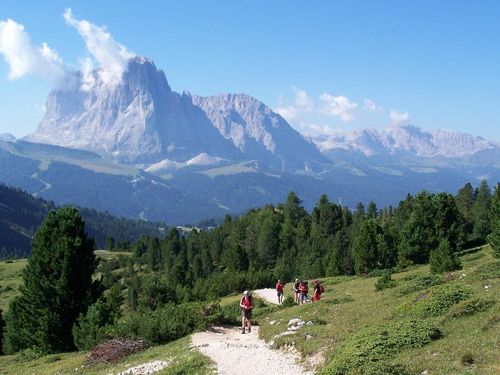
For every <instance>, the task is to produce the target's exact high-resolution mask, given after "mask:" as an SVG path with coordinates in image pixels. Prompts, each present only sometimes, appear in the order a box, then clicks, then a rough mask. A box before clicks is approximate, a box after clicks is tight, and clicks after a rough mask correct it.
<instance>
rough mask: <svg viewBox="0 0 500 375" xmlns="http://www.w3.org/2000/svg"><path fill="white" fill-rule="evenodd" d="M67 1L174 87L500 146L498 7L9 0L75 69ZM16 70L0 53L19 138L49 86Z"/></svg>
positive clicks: (297, 121)
mask: <svg viewBox="0 0 500 375" xmlns="http://www.w3.org/2000/svg"><path fill="white" fill-rule="evenodd" d="M67 8H71V9H72V13H73V15H74V17H75V19H77V20H87V21H89V22H91V23H93V24H94V25H97V26H103V25H106V27H107V31H108V32H109V33H110V34H111V35H112V37H113V39H114V40H116V42H118V43H120V44H121V45H123V46H125V47H126V49H127V50H128V51H130V52H132V53H134V54H137V55H142V56H146V57H149V58H151V59H153V60H154V61H155V63H156V65H157V67H159V68H161V69H163V70H164V71H165V72H166V75H167V79H168V81H169V83H170V85H171V86H172V88H173V89H174V90H176V91H180V92H181V91H183V90H186V91H191V92H193V93H197V94H200V95H210V94H217V93H222V92H245V93H248V94H251V95H253V96H255V97H256V98H258V99H260V100H261V101H263V102H265V103H266V104H268V105H270V106H271V107H272V108H274V109H276V110H278V111H279V112H280V113H282V114H283V115H284V116H285V117H286V118H287V119H289V121H290V123H291V124H292V125H293V126H295V127H296V128H298V129H299V130H301V131H303V132H304V133H307V134H310V135H314V134H319V133H328V132H331V131H336V130H351V129H355V128H362V127H375V128H384V127H387V126H389V125H390V124H391V123H403V122H411V123H413V124H416V125H418V126H421V127H422V128H424V129H448V130H457V131H463V132H468V133H472V134H476V135H480V136H483V137H485V138H488V139H491V140H494V141H500V132H499V131H498V129H499V125H500V22H499V20H500V2H499V1H486V0H484V1H480V2H477V1H438V2H436V1H418V2H413V1H389V0H386V1H378V0H372V1H368V0H367V1H342V2H340V1H335V2H334V1H328V2H306V1H286V2H285V1H251V2H243V1H241V2H235V1H203V2H200V1H177V2H171V1H148V2H142V1H79V2H76V1H58V0H56V1H50V2H39V1H31V2H29V1H23V2H20V1H11V0H2V3H1V5H0V20H1V21H4V22H5V21H6V20H7V19H12V20H13V21H15V22H16V23H17V24H21V25H23V26H24V31H25V32H26V33H28V34H29V36H30V38H31V42H32V43H33V45H36V46H40V45H41V44H42V43H43V42H46V43H47V44H48V46H50V48H51V50H52V51H56V52H57V54H58V55H59V56H60V58H61V59H62V60H64V64H65V66H69V67H71V68H72V69H78V68H79V65H80V63H81V61H82V60H83V59H85V58H86V57H87V56H89V51H87V49H86V46H85V43H84V41H83V39H82V38H81V36H80V35H79V33H78V32H77V31H76V30H75V28H74V27H71V26H69V25H68V24H67V22H66V20H65V19H64V18H63V13H64V11H65V9H67ZM4 43H5V40H4ZM0 50H1V38H0ZM0 52H1V51H0ZM11 70H12V66H9V64H8V63H7V62H6V61H5V60H4V59H3V56H1V58H0V98H1V100H0V133H4V132H10V133H13V134H14V135H16V136H23V135H26V134H28V133H30V132H32V131H33V130H34V129H35V128H36V126H37V124H38V122H39V121H40V119H41V117H42V116H43V106H44V103H45V99H46V96H47V93H48V92H49V91H50V89H51V87H52V86H53V84H54V82H51V80H50V79H49V80H48V81H47V80H46V79H44V78H43V77H41V76H43V74H38V73H39V72H36V71H34V72H27V73H26V74H24V75H22V76H21V77H19V78H17V79H12V77H11V79H9V78H8V76H9V72H11ZM30 73H33V74H30ZM11 75H12V74H11ZM45 78H47V77H45Z"/></svg>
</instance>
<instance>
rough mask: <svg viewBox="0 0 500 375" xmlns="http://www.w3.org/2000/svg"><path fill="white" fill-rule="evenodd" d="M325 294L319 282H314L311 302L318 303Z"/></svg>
mask: <svg viewBox="0 0 500 375" xmlns="http://www.w3.org/2000/svg"><path fill="white" fill-rule="evenodd" d="M324 292H325V288H323V285H321V282H320V281H318V280H316V281H315V282H314V295H313V302H318V301H319V300H321V295H322V294H323V293H324Z"/></svg>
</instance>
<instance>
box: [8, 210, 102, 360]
mask: <svg viewBox="0 0 500 375" xmlns="http://www.w3.org/2000/svg"><path fill="white" fill-rule="evenodd" d="M93 251H94V242H93V240H91V239H90V238H88V237H87V235H86V233H85V228H84V223H83V221H82V219H81V217H80V215H79V213H78V211H77V210H76V209H75V208H71V207H66V208H61V209H59V210H57V211H52V212H50V213H49V215H48V216H47V219H46V220H45V221H44V222H43V223H42V225H41V226H40V229H39V230H38V232H37V233H36V235H35V238H34V240H33V253H32V256H31V258H30V259H29V260H28V263H27V266H26V268H25V270H24V273H23V283H24V284H23V286H22V288H21V294H20V295H19V296H18V297H16V298H15V299H14V300H13V301H12V302H11V304H10V307H9V311H8V313H7V314H6V333H5V348H6V350H7V352H9V353H12V352H16V351H19V350H22V349H26V348H37V349H38V350H40V351H43V352H47V353H53V352H59V351H69V350H72V349H74V343H73V336H72V333H71V329H72V327H73V324H74V323H75V322H76V320H77V318H78V316H79V315H80V314H81V313H84V312H85V311H86V310H87V308H88V306H89V305H91V304H92V303H93V301H94V300H95V298H96V295H97V293H98V292H99V290H98V284H97V283H96V282H94V281H92V275H93V273H94V271H95V269H96V265H97V261H96V259H95V256H94V252H93Z"/></svg>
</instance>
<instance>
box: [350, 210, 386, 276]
mask: <svg viewBox="0 0 500 375" xmlns="http://www.w3.org/2000/svg"><path fill="white" fill-rule="evenodd" d="M379 231H380V227H379V226H378V224H377V222H376V221H375V219H370V220H366V221H363V222H362V223H361V225H360V227H359V230H358V233H357V236H356V237H355V238H354V241H353V244H352V255H353V259H354V269H355V270H356V273H358V274H367V273H368V272H369V271H370V270H372V269H373V268H375V267H376V266H377V255H378V254H377V234H378V233H379Z"/></svg>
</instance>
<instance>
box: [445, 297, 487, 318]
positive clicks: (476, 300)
mask: <svg viewBox="0 0 500 375" xmlns="http://www.w3.org/2000/svg"><path fill="white" fill-rule="evenodd" d="M493 304H495V301H494V300H491V299H486V298H482V297H473V298H471V299H468V300H465V301H462V302H460V303H458V304H456V305H455V306H453V307H452V308H451V309H450V311H449V313H448V314H447V315H446V317H447V318H461V317H463V316H470V315H474V314H476V313H478V312H481V311H485V310H487V309H488V308H489V307H491V306H492V305H493Z"/></svg>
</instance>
